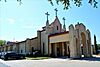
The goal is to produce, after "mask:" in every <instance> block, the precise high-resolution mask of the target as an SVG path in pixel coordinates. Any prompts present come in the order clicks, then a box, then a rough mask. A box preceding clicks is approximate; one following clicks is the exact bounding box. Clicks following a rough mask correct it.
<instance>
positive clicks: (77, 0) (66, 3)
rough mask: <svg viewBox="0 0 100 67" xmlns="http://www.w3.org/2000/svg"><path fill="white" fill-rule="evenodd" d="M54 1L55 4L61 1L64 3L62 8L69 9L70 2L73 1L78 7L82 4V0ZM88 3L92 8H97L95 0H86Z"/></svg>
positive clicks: (51, 0) (51, 1)
mask: <svg viewBox="0 0 100 67" xmlns="http://www.w3.org/2000/svg"><path fill="white" fill-rule="evenodd" d="M48 1H49V2H50V3H51V4H52V5H53V0H48ZM55 1H56V3H57V4H59V2H60V3H62V4H63V5H64V9H69V8H70V5H71V4H72V2H74V4H75V5H76V6H77V7H80V6H81V5H82V0H55ZM88 3H89V4H90V5H92V6H93V7H94V8H97V4H98V2H97V1H96V0H88Z"/></svg>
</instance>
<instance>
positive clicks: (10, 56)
mask: <svg viewBox="0 0 100 67" xmlns="http://www.w3.org/2000/svg"><path fill="white" fill-rule="evenodd" d="M2 59H4V60H8V59H25V55H23V54H17V53H14V52H11V53H6V54H5V55H4V56H3V58H2Z"/></svg>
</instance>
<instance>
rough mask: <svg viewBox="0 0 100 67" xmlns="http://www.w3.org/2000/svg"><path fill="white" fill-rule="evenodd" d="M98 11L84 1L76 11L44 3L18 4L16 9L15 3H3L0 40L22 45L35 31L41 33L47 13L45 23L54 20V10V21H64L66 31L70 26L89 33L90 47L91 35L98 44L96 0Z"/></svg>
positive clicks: (99, 17)
mask: <svg viewBox="0 0 100 67" xmlns="http://www.w3.org/2000/svg"><path fill="white" fill-rule="evenodd" d="M97 1H98V5H97V6H98V8H93V6H91V5H90V4H88V2H87V0H84V1H83V2H82V6H81V7H79V8H78V7H76V6H75V5H74V4H73V2H72V3H71V8H70V9H68V10H63V5H62V4H61V3H59V5H57V4H56V3H55V2H54V6H52V5H51V4H50V3H49V2H48V0H22V4H21V5H20V4H19V2H17V0H7V2H6V3H5V2H4V1H3V0H1V2H0V39H1V40H7V41H23V40H25V39H26V38H34V37H36V36H37V30H41V29H42V27H43V26H45V25H46V20H47V19H46V15H45V13H46V12H48V13H49V14H50V16H49V23H52V22H53V21H54V19H55V11H54V9H55V8H57V9H58V18H59V20H60V22H61V23H62V24H63V20H62V18H63V17H65V19H66V21H65V24H66V28H67V30H68V26H69V25H70V24H73V25H75V24H77V22H80V23H83V24H84V25H85V26H86V28H88V29H89V30H90V31H91V39H92V44H93V43H94V41H93V39H94V34H95V35H96V37H97V43H99V44H100V0H97Z"/></svg>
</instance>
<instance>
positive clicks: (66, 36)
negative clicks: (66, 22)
mask: <svg viewBox="0 0 100 67" xmlns="http://www.w3.org/2000/svg"><path fill="white" fill-rule="evenodd" d="M66 41H69V34H68V33H66V34H61V35H57V36H53V37H50V38H49V43H57V42H66Z"/></svg>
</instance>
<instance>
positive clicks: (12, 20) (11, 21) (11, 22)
mask: <svg viewBox="0 0 100 67" xmlns="http://www.w3.org/2000/svg"><path fill="white" fill-rule="evenodd" d="M7 20H8V23H10V24H14V23H15V20H14V19H13V18H8V19H7Z"/></svg>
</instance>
